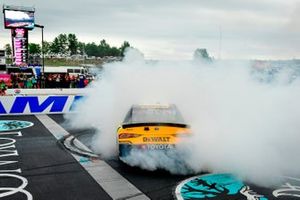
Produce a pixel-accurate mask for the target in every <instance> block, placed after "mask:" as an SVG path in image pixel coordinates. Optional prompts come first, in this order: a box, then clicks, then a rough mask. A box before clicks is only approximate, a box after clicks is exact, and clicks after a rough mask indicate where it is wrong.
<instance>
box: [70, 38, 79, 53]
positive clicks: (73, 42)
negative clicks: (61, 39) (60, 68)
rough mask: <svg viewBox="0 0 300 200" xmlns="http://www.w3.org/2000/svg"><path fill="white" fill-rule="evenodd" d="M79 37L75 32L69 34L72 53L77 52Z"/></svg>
mask: <svg viewBox="0 0 300 200" xmlns="http://www.w3.org/2000/svg"><path fill="white" fill-rule="evenodd" d="M77 49H78V39H77V37H76V35H75V34H72V33H69V35H68V50H69V52H70V54H71V55H74V54H77Z"/></svg>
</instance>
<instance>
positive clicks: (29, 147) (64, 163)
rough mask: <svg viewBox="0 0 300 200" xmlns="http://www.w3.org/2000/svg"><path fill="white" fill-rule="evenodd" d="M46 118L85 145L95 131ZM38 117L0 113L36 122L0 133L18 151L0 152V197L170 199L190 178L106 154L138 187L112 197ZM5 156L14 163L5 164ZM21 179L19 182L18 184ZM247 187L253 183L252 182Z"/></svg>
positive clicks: (110, 164)
mask: <svg viewBox="0 0 300 200" xmlns="http://www.w3.org/2000/svg"><path fill="white" fill-rule="evenodd" d="M48 117H50V118H51V119H52V120H53V121H55V122H56V123H57V124H60V126H61V127H63V128H65V129H66V131H67V132H68V133H70V134H71V135H73V136H75V138H77V139H79V140H80V141H81V142H82V143H83V144H85V145H86V146H87V147H89V142H90V140H91V138H92V136H93V134H94V133H95V131H94V130H92V129H81V130H79V129H73V130H72V129H68V128H67V127H65V126H64V123H63V122H64V118H63V116H62V115H48ZM38 118H39V117H36V116H5V117H4V116H1V117H0V120H23V121H29V122H33V123H34V126H32V127H29V128H25V129H22V130H20V132H21V133H22V136H13V135H7V136H1V137H2V138H3V137H4V138H6V137H7V138H12V139H14V140H15V143H14V145H15V147H11V148H12V149H11V150H16V151H17V152H18V153H17V154H18V155H14V156H6V157H2V156H0V199H5V200H6V199H11V200H23V199H24V200H25V199H30V195H32V199H35V200H96V199H97V200H99V199H100V200H102V199H103V200H106V199H119V200H122V199H124V200H125V199H128V200H129V199H131V200H139V199H161V200H168V199H174V192H175V188H176V186H177V185H178V184H179V183H180V182H181V181H183V180H185V179H187V178H189V176H176V175H171V174H170V173H168V172H166V171H163V170H161V171H160V170H157V171H153V172H151V171H145V170H141V169H139V168H135V167H129V166H127V165H125V164H123V163H122V162H120V161H119V160H118V159H117V158H111V159H106V160H104V162H103V161H101V162H103V163H102V164H105V165H106V164H108V165H107V166H108V167H110V168H112V169H113V170H114V171H115V172H116V173H117V174H119V175H120V177H122V178H123V179H124V180H121V182H122V181H125V182H126V181H128V184H132V185H133V186H134V187H135V188H133V190H134V191H136V190H138V191H139V192H140V193H138V194H137V195H133V196H124V198H113V197H115V196H117V195H114V194H112V192H114V191H113V190H112V191H110V190H109V189H107V187H106V188H105V183H104V186H103V185H102V182H101V180H100V181H99V178H98V179H97V177H95V176H92V175H91V172H90V171H89V168H86V167H84V165H85V164H84V162H83V163H81V161H80V160H81V159H82V158H85V157H84V156H81V155H77V156H75V157H74V154H72V153H71V152H70V151H69V150H68V149H66V148H65V146H64V145H63V144H62V142H61V140H57V138H55V136H54V135H53V133H51V131H50V129H48V128H46V127H45V126H44V125H43V124H42V123H41V121H40V120H39V119H38ZM0 133H1V132H0ZM10 141H12V140H3V139H2V141H1V143H0V150H1V147H3V143H7V144H8V143H9V142H10ZM14 148H15V149H14ZM100 160H101V157H100ZM4 161H5V162H7V161H13V162H12V163H9V164H3V162H4ZM15 161H16V162H15ZM101 166H102V167H103V165H101ZM16 169H20V170H21V173H20V172H18V173H10V171H9V170H16ZM11 174H17V175H18V176H19V177H17V178H16V177H14V176H13V175H11ZM24 179H26V180H24ZM22 184H23V187H21V185H22ZM106 184H107V183H106ZM126 184H127V183H126ZM106 186H107V185H106ZM108 186H109V185H108ZM251 187H252V188H255V186H251ZM14 188H19V189H14ZM255 189H256V188H255ZM257 190H258V191H261V192H265V191H269V189H268V188H257ZM299 191H300V187H299V188H298V187H297V188H296V193H295V194H299ZM117 192H118V191H117ZM121 193H122V191H121ZM125 193H126V191H125ZM191 199H193V198H191ZM219 199H240V198H228V197H226V196H224V198H219ZM243 199H247V198H243ZM268 199H300V198H294V197H293V198H291V197H284V198H283V197H280V198H271V196H270V197H269V198H268ZM258 200H259V199H258Z"/></svg>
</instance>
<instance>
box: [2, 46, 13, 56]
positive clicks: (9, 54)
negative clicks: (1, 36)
mask: <svg viewBox="0 0 300 200" xmlns="http://www.w3.org/2000/svg"><path fill="white" fill-rule="evenodd" d="M4 48H5V53H6V55H7V56H11V54H12V49H11V46H10V44H6V45H5V46H4Z"/></svg>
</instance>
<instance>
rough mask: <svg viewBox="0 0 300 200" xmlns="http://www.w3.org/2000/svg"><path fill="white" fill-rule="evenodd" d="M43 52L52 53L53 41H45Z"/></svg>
mask: <svg viewBox="0 0 300 200" xmlns="http://www.w3.org/2000/svg"><path fill="white" fill-rule="evenodd" d="M43 44H44V45H43V52H44V54H48V53H50V46H51V43H49V42H47V41H44V43H43Z"/></svg>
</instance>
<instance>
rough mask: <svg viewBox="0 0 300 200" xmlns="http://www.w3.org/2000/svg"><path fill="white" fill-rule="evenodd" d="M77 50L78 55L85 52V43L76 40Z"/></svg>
mask: <svg viewBox="0 0 300 200" xmlns="http://www.w3.org/2000/svg"><path fill="white" fill-rule="evenodd" d="M77 52H78V53H79V54H80V55H84V54H85V43H83V42H78V50H77Z"/></svg>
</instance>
